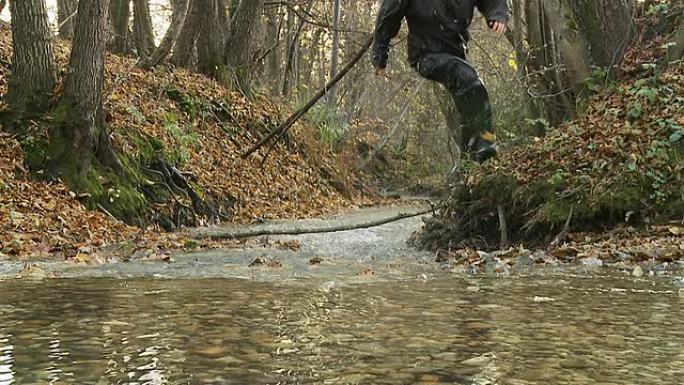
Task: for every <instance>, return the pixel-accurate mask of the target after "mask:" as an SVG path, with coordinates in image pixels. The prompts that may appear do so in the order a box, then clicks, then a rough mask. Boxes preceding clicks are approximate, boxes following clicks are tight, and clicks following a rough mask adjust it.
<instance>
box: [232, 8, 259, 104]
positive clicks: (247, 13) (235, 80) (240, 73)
mask: <svg viewBox="0 0 684 385" xmlns="http://www.w3.org/2000/svg"><path fill="white" fill-rule="evenodd" d="M263 7H264V0H242V1H240V4H239V5H238V7H237V9H236V10H235V13H234V14H233V16H232V19H231V23H230V36H228V39H227V41H226V44H225V50H224V52H225V61H226V62H227V64H228V66H229V68H230V76H231V77H230V78H229V82H228V85H229V86H232V87H233V88H235V89H237V90H239V91H241V92H242V93H243V94H244V95H246V96H248V97H250V96H252V85H251V82H252V79H251V73H252V71H251V69H252V64H253V63H252V55H253V53H254V44H255V39H254V36H256V34H257V31H258V30H259V28H260V24H261V13H262V10H263Z"/></svg>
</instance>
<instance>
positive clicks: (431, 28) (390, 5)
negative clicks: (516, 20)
mask: <svg viewBox="0 0 684 385" xmlns="http://www.w3.org/2000/svg"><path fill="white" fill-rule="evenodd" d="M476 7H477V9H479V10H480V12H482V14H483V15H484V16H485V18H486V19H487V21H488V22H492V21H499V22H503V23H505V22H507V21H508V6H507V4H506V0H383V2H382V5H381V6H380V12H379V14H378V19H377V26H376V28H375V41H374V44H373V54H372V55H373V56H372V60H373V65H374V66H375V67H376V68H385V67H386V66H387V59H388V57H389V46H390V40H391V39H392V38H394V37H395V36H397V34H398V33H399V30H400V29H401V23H402V21H403V20H404V18H406V21H407V22H408V27H409V35H408V54H409V61H410V63H411V64H412V65H415V63H416V62H417V61H418V60H419V59H420V57H421V56H423V55H425V54H430V53H448V54H452V55H456V56H459V57H464V55H465V46H466V44H467V43H468V40H469V38H470V36H469V34H468V27H469V26H470V23H471V22H472V20H473V13H474V9H475V8H476Z"/></svg>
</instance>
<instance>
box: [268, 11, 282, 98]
mask: <svg viewBox="0 0 684 385" xmlns="http://www.w3.org/2000/svg"><path fill="white" fill-rule="evenodd" d="M279 14H280V6H273V11H272V12H269V13H268V17H267V19H266V20H267V22H266V48H267V49H269V50H270V51H269V52H268V56H267V58H266V59H267V61H266V73H267V76H268V80H269V82H270V84H271V85H273V84H275V85H277V84H278V79H280V50H279V49H278V47H279V45H280V30H281V28H280V15H279ZM271 89H272V91H274V92H275V91H276V90H277V86H276V87H271Z"/></svg>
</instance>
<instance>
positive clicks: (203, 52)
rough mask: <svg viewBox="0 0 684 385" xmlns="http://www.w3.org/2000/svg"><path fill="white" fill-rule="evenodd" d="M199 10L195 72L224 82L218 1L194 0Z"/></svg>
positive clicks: (225, 76) (225, 77)
mask: <svg viewBox="0 0 684 385" xmlns="http://www.w3.org/2000/svg"><path fill="white" fill-rule="evenodd" d="M196 1H197V3H198V4H199V8H200V10H201V11H200V12H201V13H200V19H201V21H200V24H199V26H200V27H199V28H200V31H199V36H198V38H197V70H198V71H199V72H200V73H203V74H205V75H207V76H211V77H213V78H214V79H216V80H218V81H220V82H225V81H226V79H227V78H228V77H227V75H226V72H225V65H224V63H223V56H222V53H223V38H222V34H221V33H220V31H221V24H220V18H219V11H220V10H219V8H220V4H219V1H218V0H196Z"/></svg>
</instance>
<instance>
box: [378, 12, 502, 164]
mask: <svg viewBox="0 0 684 385" xmlns="http://www.w3.org/2000/svg"><path fill="white" fill-rule="evenodd" d="M475 8H477V9H478V10H479V11H480V12H481V13H482V14H483V15H484V16H485V18H486V20H487V24H488V26H489V28H490V29H492V30H493V31H495V32H497V33H504V32H506V24H507V22H508V6H507V4H506V0H383V1H382V5H381V6H380V12H379V14H378V18H377V25H376V28H375V37H374V43H373V52H372V62H373V66H374V67H375V69H376V73H377V74H378V75H380V76H384V74H385V68H386V67H387V61H388V58H389V48H390V40H391V39H392V38H394V37H396V36H397V34H398V33H399V30H400V29H401V24H402V21H403V20H404V19H406V21H407V23H408V27H409V34H408V56H409V62H410V64H411V67H413V68H414V69H415V70H416V71H417V72H418V74H420V76H422V77H424V78H426V79H429V80H433V81H436V82H439V83H442V84H443V85H444V86H445V87H446V88H447V90H449V92H450V93H451V95H452V97H453V99H454V101H455V103H456V106H457V107H458V110H459V112H460V114H461V117H462V131H463V135H462V137H463V140H462V142H461V144H460V146H461V150H462V151H463V152H464V153H465V154H469V155H470V157H471V159H473V160H474V161H476V162H480V163H482V162H484V161H485V160H487V159H489V158H492V157H494V156H496V154H497V148H496V134H495V133H494V127H493V122H492V107H491V104H490V102H489V95H488V93H487V89H486V88H485V85H484V83H483V82H482V79H481V78H480V75H479V74H478V73H477V71H476V70H475V69H474V68H473V67H472V66H471V65H470V64H469V63H468V62H467V61H466V47H467V44H468V40H469V38H470V35H469V33H468V27H469V26H470V23H471V22H472V19H473V14H474V10H475Z"/></svg>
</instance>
